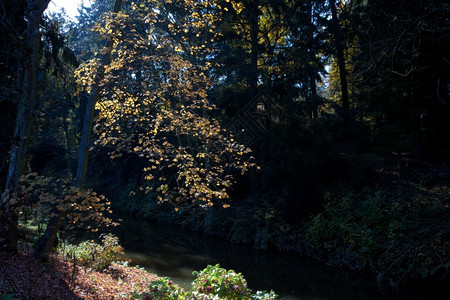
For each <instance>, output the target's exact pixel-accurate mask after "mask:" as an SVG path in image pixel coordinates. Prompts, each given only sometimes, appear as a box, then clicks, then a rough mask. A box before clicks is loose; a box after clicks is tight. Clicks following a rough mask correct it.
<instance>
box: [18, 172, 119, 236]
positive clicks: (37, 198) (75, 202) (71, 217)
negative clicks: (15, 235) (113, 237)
mask: <svg viewBox="0 0 450 300" xmlns="http://www.w3.org/2000/svg"><path fill="white" fill-rule="evenodd" d="M71 182H72V180H71V179H56V180H55V179H53V178H51V177H45V176H40V175H38V174H37V173H28V174H26V175H25V176H22V177H21V178H20V183H19V188H18V191H17V193H16V194H14V195H12V196H11V197H12V200H14V201H15V202H17V203H18V204H19V205H20V206H29V207H31V208H33V209H34V210H35V211H36V214H37V215H39V217H42V218H51V217H54V216H57V215H58V214H60V213H64V214H66V216H67V222H68V228H73V227H79V226H83V225H84V224H85V223H87V222H90V223H92V222H93V223H94V224H95V226H93V225H91V226H89V227H88V229H90V230H92V231H94V232H95V231H97V230H98V229H97V226H100V225H106V226H109V225H112V224H113V222H112V221H111V219H109V218H108V217H107V215H108V214H110V213H112V211H111V208H110V204H111V203H110V202H109V201H108V199H106V197H105V196H103V195H98V194H97V193H95V192H94V191H92V190H89V189H80V188H76V187H74V186H72V185H71Z"/></svg>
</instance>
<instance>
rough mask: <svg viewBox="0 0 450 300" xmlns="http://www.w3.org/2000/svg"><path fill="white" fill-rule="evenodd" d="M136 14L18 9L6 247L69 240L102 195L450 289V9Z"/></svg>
mask: <svg viewBox="0 0 450 300" xmlns="http://www.w3.org/2000/svg"><path fill="white" fill-rule="evenodd" d="M121 2H122V1H115V2H114V1H100V0H98V1H95V2H93V4H92V6H91V7H82V8H81V9H80V16H79V17H78V18H77V20H76V21H71V20H69V19H67V18H65V16H64V15H63V14H59V15H51V16H47V15H45V14H43V12H44V10H45V8H46V7H47V4H48V1H44V0H40V1H34V2H33V1H18V0H17V1H16V0H14V1H4V2H2V4H1V6H0V32H1V35H0V39H1V41H0V53H1V55H0V120H1V121H0V123H1V127H0V189H1V191H2V192H3V195H2V212H1V218H0V221H1V222H0V223H1V225H2V227H1V228H2V245H9V246H12V247H13V248H14V244H15V242H17V239H18V238H19V237H20V233H19V232H18V231H17V228H15V225H14V224H16V225H17V223H18V220H19V219H20V218H22V217H23V215H24V214H27V213H28V214H31V212H32V211H33V209H34V208H36V207H45V208H46V210H44V209H42V215H40V217H41V218H42V220H45V222H46V223H47V222H48V227H47V228H49V229H48V230H47V232H46V235H45V236H47V237H48V236H50V237H51V236H52V235H53V239H54V238H55V236H56V232H58V231H59V230H63V228H66V227H67V226H68V224H72V223H77V222H78V221H77V220H78V219H76V218H75V219H74V217H73V216H72V217H71V214H72V213H71V212H70V209H69V208H68V207H69V206H70V205H69V206H64V205H66V204H64V203H68V202H67V201H72V202H70V203H76V204H79V205H82V203H83V205H84V204H86V203H84V202H83V199H84V198H83V197H91V198H89V199H92V197H94V198H95V197H97V196H96V195H97V194H95V193H98V194H102V195H104V196H106V198H107V199H109V200H104V199H103V197H99V198H98V199H99V200H98V202H99V203H100V202H101V203H103V202H104V204H103V205H104V207H105V208H106V207H107V206H111V208H112V209H113V210H114V211H115V212H116V213H118V214H120V215H121V216H122V218H126V217H127V216H130V215H132V216H139V217H143V218H148V219H154V220H159V221H162V222H170V223H176V224H181V226H184V227H187V228H190V229H192V230H196V231H200V232H205V233H207V234H211V235H216V236H221V237H224V238H226V239H229V240H230V241H232V242H239V243H247V244H250V245H252V246H254V247H256V248H260V249H268V250H280V251H292V252H296V253H300V254H302V255H308V256H313V257H316V258H318V259H322V260H325V261H328V262H331V263H333V264H336V265H341V266H344V267H346V268H351V269H356V270H362V271H368V272H371V273H373V274H376V275H378V276H379V279H380V280H381V282H384V281H386V282H387V281H388V280H390V282H391V283H392V282H394V283H395V282H401V281H406V280H414V279H424V278H427V279H430V278H431V279H433V280H434V279H436V280H448V268H449V266H450V262H449V250H450V244H449V240H450V239H449V237H450V231H449V230H450V229H449V227H450V225H449V221H448V220H449V217H450V216H449V200H450V185H449V183H450V165H449V158H450V117H449V115H450V76H449V74H450V56H449V54H450V51H449V50H450V49H449V42H450V28H449V12H450V6H449V4H446V3H445V1H435V0H423V1H408V0H390V1H385V0H377V1H373V0H352V1H332V0H329V1H320V0H305V1H290V0H236V1H229V0H223V1H222V0H216V1H211V2H208V3H206V2H204V1H195V0H192V1H150V2H147V1H134V2H130V1H123V3H121ZM93 28H94V29H95V30H92V29H93ZM130 49H131V50H130ZM170 71H173V72H170ZM130 99H131V100H130ZM146 99H152V100H151V101H153V102H151V101H150V102H146V101H147V100H146ZM108 101H110V102H108ZM114 101H115V102H114ZM129 101H131V102H132V104H129ZM136 103H139V105H136ZM96 104H97V106H96V108H97V110H95V111H94V110H93V108H94V106H95V105H96ZM143 107H145V108H143ZM127 108H130V110H129V111H127ZM146 115H148V116H150V117H148V118H143V116H146ZM83 124H84V125H83ZM92 127H93V128H94V130H93V131H92V132H91V129H90V128H92ZM116 127H117V129H116ZM119 127H120V129H118V128H119ZM218 128H220V129H218ZM219 132H220V134H219ZM146 141H147V142H146ZM205 145H208V147H206V146H205ZM250 149H251V152H250ZM164 163H166V164H164ZM172 163H173V165H172ZM153 166H154V168H153ZM150 171H151V172H152V173H151V176H150V175H149V172H150ZM24 176H26V177H24ZM21 178H22V179H21ZM49 178H51V179H49ZM57 179H59V180H61V182H62V181H64V184H62V185H56V186H55V187H53V186H52V189H53V190H54V191H53V192H52V191H50V188H48V187H49V186H50V183H53V182H57ZM69 186H73V187H76V188H77V189H79V190H86V191H90V192H88V193H87V195H88V196H86V195H85V194H83V195H84V196H80V195H81V194H80V193H78V194H77V195H78V196H77V197H78V198H76V197H75V196H74V197H73V198H70V197H69V198H70V199H71V200H70V199H69V200H67V199H68V196H67V195H68V194H67V190H68V189H70V188H69ZM216 186H217V187H219V186H220V189H219V188H217V189H216V188H215V187H216ZM38 187H39V188H38ZM44 187H46V188H48V190H46V191H45V193H46V194H45V197H43V196H42V195H43V193H44V190H45V188H44ZM37 190H39V191H38V192H37ZM92 191H95V193H94V192H92ZM94 194H95V195H94ZM71 195H72V194H71ZM71 197H72V196H71ZM62 199H65V200H62ZM64 201H66V202H64ZM95 201H97V200H95ZM95 201H94V202H95ZM106 201H109V202H106ZM39 203H41V204H39ZM96 203H97V202H96ZM63 204H64V205H63ZM39 205H41V206H39ZM86 205H87V204H86ZM89 205H90V207H91V208H92V205H91V204H89ZM94 209H95V207H94ZM108 210H109V208H108ZM86 211H87V214H88V217H89V216H90V217H92V216H94V215H95V217H98V213H99V211H103V210H102V209H100V208H97V211H96V212H95V213H94V212H92V213H91V212H90V210H89V209H86V210H80V211H77V213H79V212H83V213H86ZM105 213H106V211H105ZM96 214H97V215H96ZM71 218H72V219H71ZM91 219H92V218H91ZM94 219H95V218H94ZM73 220H75V222H72V223H71V221H73ZM95 220H97V219H95ZM16 227H17V226H16ZM44 240H45V239H43V238H42V237H41V239H39V241H40V243H41V244H40V245H41V246H40V248H39V247H37V249H38V250H39V249H41V250H40V251H41V253H44V252H45V251H46V250H45V249H47V250H48V247H49V246H48V245H47V246H45V242H44ZM38 244H39V243H38ZM47 244H48V242H47ZM45 247H47V248H45Z"/></svg>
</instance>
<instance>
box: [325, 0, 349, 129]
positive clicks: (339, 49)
mask: <svg viewBox="0 0 450 300" xmlns="http://www.w3.org/2000/svg"><path fill="white" fill-rule="evenodd" d="M329 3H330V9H331V22H332V25H333V31H334V41H335V46H336V56H337V63H338V68H339V79H340V81H341V96H342V110H343V114H344V120H348V118H349V110H350V101H349V96H348V83H347V70H346V68H345V56H344V45H343V40H342V33H341V27H340V25H339V19H338V16H337V12H336V4H335V0H329Z"/></svg>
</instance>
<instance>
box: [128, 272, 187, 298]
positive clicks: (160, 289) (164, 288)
mask: <svg viewBox="0 0 450 300" xmlns="http://www.w3.org/2000/svg"><path fill="white" fill-rule="evenodd" d="M149 290H150V292H149V293H144V294H139V293H131V297H132V298H133V299H147V298H148V297H150V299H155V300H177V299H187V293H186V292H185V291H184V290H183V289H182V288H180V287H179V286H178V285H176V284H174V283H173V282H172V281H171V280H170V278H168V277H161V278H159V279H158V280H155V281H152V282H151V283H150V285H149Z"/></svg>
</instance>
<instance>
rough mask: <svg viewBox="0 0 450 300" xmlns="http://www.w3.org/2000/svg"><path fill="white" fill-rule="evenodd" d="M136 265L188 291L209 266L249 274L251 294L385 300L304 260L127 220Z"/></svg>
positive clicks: (125, 232) (363, 283) (125, 237)
mask: <svg viewBox="0 0 450 300" xmlns="http://www.w3.org/2000/svg"><path fill="white" fill-rule="evenodd" d="M115 233H116V234H117V235H118V237H119V239H120V241H121V244H122V246H123V247H124V248H125V252H126V255H127V256H128V258H130V259H131V260H132V263H133V264H136V265H139V266H141V267H144V268H146V269H147V270H148V271H150V272H153V273H156V274H157V275H159V276H168V277H170V278H172V280H173V281H174V282H176V283H177V284H179V285H180V286H182V287H184V288H187V289H189V288H190V284H191V282H192V280H193V279H194V276H193V275H192V271H193V270H202V269H203V268H205V267H206V266H207V265H208V264H217V263H219V264H220V266H221V267H223V268H226V269H233V270H235V271H236V272H241V273H242V274H244V277H245V279H246V280H247V282H248V285H249V287H250V288H251V289H252V290H270V289H273V290H275V292H276V293H277V294H279V295H280V298H281V299H386V297H385V296H383V295H381V294H380V293H379V291H378V289H377V288H376V286H375V283H374V282H373V279H372V280H367V279H365V278H363V277H361V276H357V275H354V274H352V275H349V274H345V273H343V272H341V271H339V270H336V269H333V268H330V267H327V266H323V265H320V264H316V263H313V262H311V261H308V260H305V259H303V258H300V257H297V256H294V255H288V254H279V253H267V252H263V251H257V250H254V249H252V248H249V247H245V246H239V245H232V244H230V243H228V242H226V241H224V240H220V239H215V238H211V237H208V236H205V235H201V234H197V233H193V232H190V231H185V230H182V229H180V228H178V227H174V226H169V225H163V224H155V223H147V222H145V221H140V220H124V221H123V222H122V225H121V226H119V227H117V228H116V229H115Z"/></svg>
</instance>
